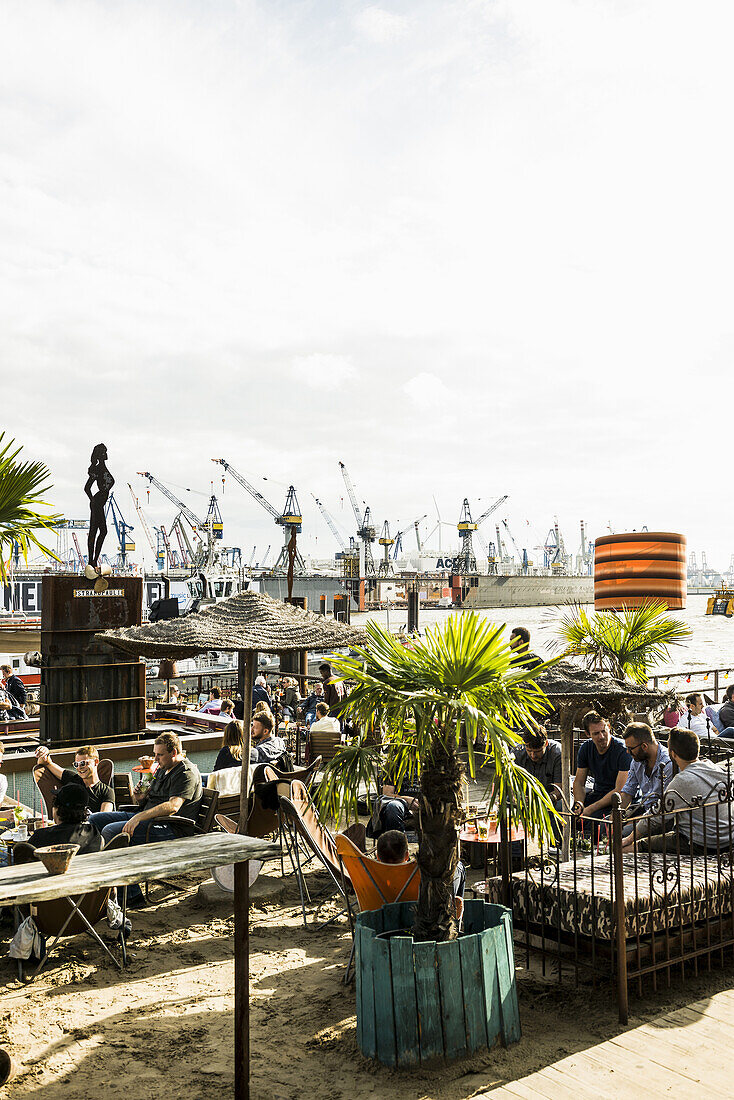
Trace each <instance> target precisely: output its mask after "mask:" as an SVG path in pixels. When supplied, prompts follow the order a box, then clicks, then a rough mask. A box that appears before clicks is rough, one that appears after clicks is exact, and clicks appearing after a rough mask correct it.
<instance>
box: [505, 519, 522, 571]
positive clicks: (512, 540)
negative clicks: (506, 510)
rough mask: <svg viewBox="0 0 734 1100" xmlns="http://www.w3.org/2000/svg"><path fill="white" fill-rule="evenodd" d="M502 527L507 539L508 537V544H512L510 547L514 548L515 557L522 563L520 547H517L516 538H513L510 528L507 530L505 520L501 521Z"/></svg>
mask: <svg viewBox="0 0 734 1100" xmlns="http://www.w3.org/2000/svg"><path fill="white" fill-rule="evenodd" d="M502 526H503V527H504V529H505V531H507V534H508V535H509V537H510V542H511V543H512V545H513V546H514V548H515V553H516V554H517V556H518V557H519V559H520V561H522V550H521V549H520V547H519V546H518V545H517V539H516V538H515V536H514V535H513V533H512V531H511V530H510V528H509V527H508V526H507V520H506V519H503V520H502Z"/></svg>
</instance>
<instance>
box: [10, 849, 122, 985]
mask: <svg viewBox="0 0 734 1100" xmlns="http://www.w3.org/2000/svg"><path fill="white" fill-rule="evenodd" d="M129 843H130V837H129V836H127V834H126V833H120V834H119V835H118V836H116V837H113V838H112V840H111V841H110V842H109V844H108V845H107V846H106V847H105V848H104V849H103V852H109V851H112V850H113V849H115V848H127V846H128V844H129ZM13 860H14V862H15V863H35V862H36V857H35V849H34V848H33V846H32V845H31V844H23V843H21V844H16V845H15V848H14V849H13ZM113 889H114V887H111V886H106V887H103V888H102V889H100V890H93V891H91V892H90V893H89V894H80V895H79V897H77V898H73V897H67V898H56V899H55V900H54V901H40V902H36V904H35V905H32V906H31V915H32V916H33V920H34V921H35V924H36V927H37V928H38V931H39V932H40V933H41V935H42V936H45V937H46V940H49V939H51V937H53V943H52V944H51V946H50V947H49V946H48V945H46V947H45V948H44V952H43V956H42V957H41V959H40V961H39V963H38V966H37V967H36V969H35V970H34V971H33V973H32V974H31V975H29V977H31V978H35V977H36V975H37V974H38V973H39V972H40V970H41V968H42V967H43V966H45V965H46V961H47V959H48V957H49V955H50V954H51V952H52V951H53V949H54V947H55V946H56V944H57V943H58V941H59V940H60V939H61V937H62V936H78V935H80V934H81V933H83V932H87V933H88V934H89V935H90V936H91V937H92V939H94V940H96V941H97V943H98V944H99V946H100V947H101V948H102V950H103V951H104V952H105V953H106V954H107V955H109V957H110V958H111V959H112V961H113V963H114V964H115V966H116V967H117V969H118V970H122V968H123V967H124V966H127V950H126V946H125V935H124V930H123V929H121V930H120V933H119V935H118V942H119V944H120V950H121V954H122V962H118V960H117V959H116V958H115V956H114V955H113V954H112V952H111V951H110V949H109V947H108V946H107V944H106V943H105V942H104V940H103V939H102V938H101V936H100V935H99V933H98V932H97V931H96V929H95V928H94V925H95V924H99V922H100V921H101V920H102V919H103V918H104V917H105V915H106V913H107V901H108V899H109V896H110V894H111V892H112V890H113ZM18 970H19V974H20V977H21V980H23V979H24V978H25V977H27V976H28V975H24V973H23V965H22V960H20V959H19V960H18Z"/></svg>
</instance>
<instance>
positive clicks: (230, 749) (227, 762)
mask: <svg viewBox="0 0 734 1100" xmlns="http://www.w3.org/2000/svg"><path fill="white" fill-rule="evenodd" d="M244 740H245V727H244V726H243V725H242V723H241V722H238V721H237V719H236V718H235V719H233V720H232V721H231V722H230V723H229V724H228V725H226V726H225V727H224V735H223V737H222V747H221V749H220V750H219V755H218V756H217V759H216V760H215V761H214V767H213V768H212V771H215V772H221V771H223V770H224V768H239V767H240V766H241V765H242V748H243V745H244Z"/></svg>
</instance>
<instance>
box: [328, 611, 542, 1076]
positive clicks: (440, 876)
mask: <svg viewBox="0 0 734 1100" xmlns="http://www.w3.org/2000/svg"><path fill="white" fill-rule="evenodd" d="M503 630H504V628H503V627H501V626H500V627H498V626H495V625H492V624H490V623H488V622H487V621H486V620H484V619H481V618H480V617H479V616H478V615H477V614H476V613H475V612H465V613H463V614H461V615H451V616H449V618H448V619H447V620H446V623H445V624H444V625H443V627H441V628H438V627H434V628H429V630H428V631H427V632H426V636H425V638H423V639H420V640H417V641H414V642H412V644H411V646H410V647H407V646H404V645H403V644H402V643H401V641H399V640H398V639H397V638H394V637H393V636H392V635H390V634H389V633H388V632H387V631H386V630H384V629H383V628H382V627H380V626H378V625H377V624H375V623H370V624H368V626H367V634H368V640H367V644H366V645H365V646H364V647H363V648H361V649H359V650H357V651H356V652H355V653H354V654H353V655H351V656H349V657H342V658H338V659H337V658H335V659H333V661H332V667H333V668H334V669H336V670H337V672H338V674H340V675H341V677H342V678H343V679H344V680H348V681H350V692H349V697H348V712H349V714H350V716H351V717H353V718H354V719H355V720H356V721H357V723H358V724H359V726H360V727H361V730H362V733H361V734H360V736H359V737H357V738H354V739H353V740H352V741H351V742H349V743H348V744H346V745H344V746H343V747H341V748H340V750H339V751H338V752H337V753H336V755H335V756H334V758H333V760H331V761H330V762H329V763H328V764H327V765H326V767H325V769H324V777H323V780H322V782H321V785H320V788H319V794H318V797H319V803H320V806H321V808H322V810H324V811H325V812H326V813H327V814H328V815H329V816H331V817H333V818H334V819H335V820H337V821H339V820H341V819H343V818H344V817H347V818H348V817H351V816H356V812H357V797H358V793H359V791H360V789H362V790H363V789H364V785H365V784H367V785H368V789H374V787H375V785H376V784H377V783H378V782H379V773H380V771H381V770H382V769H384V770H386V771H387V773H388V774H389V775H390V776H391V777H392V778H393V779H394V781H395V783H396V784H397V785H400V784H401V783H402V781H403V780H404V779H405V778H410V779H411V780H413V781H414V780H415V779H416V778H419V782H420V796H419V800H418V801H419V807H420V810H419V815H420V832H419V849H418V856H417V860H418V865H419V868H420V874H421V882H420V892H419V897H418V901H417V904H416V905H415V907H414V911H411V915H412V938H410V939H408V938H407V937H395V938H393V939H391V940H389V941H386V943H387V954H388V955H389V956H390V957H389V958H387V959H386V948H385V947H384V946H383V945H382V944H379V945H377V948H376V950H377V953H378V954H379V955H380V957H381V958H382V959H383V961H386V964H387V968H388V971H389V972H390V975H391V977H390V980H392V977H393V976H395V977H397V976H398V973H399V972H402V971H404V974H405V979H406V982H407V984H408V987H409V986H410V982H411V980H412V978H411V974H412V975H414V976H415V982H416V992H414V993H411V992H410V989H409V988H408V989H407V992H406V990H404V989H401V990H400V991H398V1000H399V1001H400V1004H401V1007H400V1011H399V1012H398V1010H397V1009H396V1008H395V998H394V997H392V1001H391V1003H389V1004H388V1002H389V1001H390V998H388V991H387V990H382V991H380V992H378V994H377V1001H375V1000H374V998H375V992H374V990H375V977H376V976H378V980H379V982H382V981H383V980H385V975H384V973H382V970H380V968H379V967H378V968H377V969H375V966H376V963H375V958H376V956H373V953H372V949H371V947H370V944H372V940H373V938H374V937H373V936H372V935H371V933H372V932H374V934H375V935H376V936H378V937H379V935H380V933H383V932H387V931H389V929H388V928H387V927H385V922H388V923H389V922H390V921H393V920H395V921H398V922H401V921H403V922H404V920H405V918H406V915H407V914H406V909H405V906H401V905H398V906H386V907H384V910H383V911H381V914H380V915H379V916H378V918H373V916H372V915H371V914H360V915H359V918H358V926H357V938H356V955H355V958H356V970H357V987H358V988H357V996H358V1000H357V1015H358V1034H359V1039H360V1046H361V1048H362V1050H363V1052H365V1053H368V1054H371V1053H376V1054H377V1056H378V1057H381V1058H382V1060H383V1061H387V1062H388V1063H390V1064H396V1062H397V1063H398V1064H410V1062H411V1061H416V1060H417V1059H418V1058H420V1059H421V1060H423V1059H424V1058H425V1057H430V1056H431V1055H432V1054H437V1053H443V1054H445V1055H447V1056H452V1055H453V1056H455V1055H458V1054H461V1053H466V1052H469V1051H471V1050H474V1049H478V1048H479V1047H480V1046H486V1045H491V1043H492V1042H494V1040H495V1038H496V1037H497V1035H498V1034H504V1037H505V1038H506V1039H510V1038H513V1037H519V1023H518V1022H517V1021H515V1022H514V1023H513V1024H512V1026H511V1027H509V1028H506V1027H500V1029H499V1031H494V1030H493V1029H494V1027H495V1024H496V1023H497V1020H498V1019H499V1013H500V1008H501V1005H500V1004H499V1001H501V1002H502V1005H503V1006H504V1008H505V1009H506V1010H507V1013H506V1014H512V1013H510V1007H511V1006H510V1002H511V1001H513V1000H514V1014H515V1015H516V1003H517V1002H516V995H515V993H514V961H513V959H512V935H511V923H510V914H509V912H508V911H506V910H502V912H499V911H500V910H501V909H502V907H500V906H489V905H486V904H484V903H482V902H470V903H468V904H467V916H466V930H467V931H468V932H470V934H469V935H468V936H467V937H463V936H462V937H460V938H461V939H466V940H467V942H468V941H469V940H471V939H472V938H473V937H474V936H479V935H481V934H483V933H484V932H485V931H488V930H490V929H491V930H494V931H493V933H492V937H491V938H492V942H493V944H494V946H493V948H492V951H494V952H495V954H496V951H497V950H498V949H499V950H500V952H501V954H502V955H503V958H502V959H499V957H497V958H496V959H495V963H496V964H497V965H498V966H499V968H500V970H501V971H502V973H503V974H504V977H505V985H506V986H507V988H506V989H504V991H503V990H502V988H501V985H502V983H501V982H500V983H499V985H497V980H499V979H497V980H495V978H496V975H495V976H492V975H488V974H487V973H485V972H484V971H483V969H482V965H477V966H475V965H474V963H475V962H477V959H478V958H479V956H482V951H483V949H484V948H483V945H482V944H475V945H474V947H473V948H472V949H471V950H470V949H469V948H468V947H466V946H465V945H464V944H461V945H460V944H459V943H458V941H457V935H458V928H457V922H456V915H455V906H454V897H453V888H452V887H453V877H454V871H455V868H456V863H457V859H458V851H457V849H458V828H459V824H460V816H461V815H460V809H461V790H462V780H463V778H464V774H465V767H464V763H463V760H462V746H463V745H464V742H465V755H466V760H467V765H468V770H469V774H470V775H471V776H472V777H473V778H474V777H476V775H477V774H478V770H479V767H480V766H481V765H483V764H484V763H486V762H491V765H492V771H491V776H490V775H489V774H488V787H489V798H490V807H491V808H493V809H494V810H496V811H497V812H498V813H499V815H500V816H501V817H504V819H505V820H507V821H508V822H512V823H518V824H522V825H523V826H524V828H525V830H526V832H528V833H530V834H536V835H537V834H540V833H543V834H544V835H549V836H550V835H551V834H552V819H553V818H554V816H555V812H554V810H553V806H552V804H551V802H550V799H549V798H548V796H547V794H546V792H545V791H544V789H543V788H542V787H541V785H540V784H539V783H538V782H537V781H536V780H535V779H534V778H533V777H531V776H530V775H528V773H527V772H525V771H523V770H522V769H521V768H518V767H517V766H516V764H515V762H514V758H513V756H512V754H511V750H512V748H513V747H514V746H515V745H516V744H517V743H518V741H519V736H518V734H517V733H515V732H513V731H514V730H517V729H520V728H523V727H526V728H527V727H532V726H533V724H534V721H535V720H534V718H533V717H532V715H533V714H542V713H543V712H545V711H547V710H548V709H550V708H549V706H548V704H547V701H546V699H545V696H544V695H543V692H542V691H541V689H540V687H539V686H538V685H537V683H536V677H537V676H538V674H539V672H541V671H543V669H544V668H546V667H547V666H545V665H537V666H536V667H534V668H529V667H527V666H528V662H526V661H524V660H523V655H522V654H518V653H516V651H514V650H513V649H512V648H511V647H510V646H509V644H508V643H507V642H505V641H504V639H503ZM373 727H378V728H379V729H380V730H381V733H382V745H381V746H380V745H379V744H374V743H372V741H373V740H374V739H373V738H371V737H370V736H369V731H371V730H372V729H373ZM477 907H478V909H477ZM393 909H397V910H400V912H399V913H392V912H390V910H393ZM479 910H481V912H479ZM375 920H377V923H378V924H381V925H382V927H380V928H379V931H378V930H377V926H376V925H375V927H374V928H371V924H372V925H374V924H375ZM396 927H400V923H398V924H397V925H396ZM401 940H402V941H407V943H408V944H411V945H413V946H412V947H411V950H412V951H413V956H412V958H411V959H410V960H403V961H404V963H405V965H404V966H402V965H401V964H399V961H398V955H399V953H400V951H401V950H403V949H406V943H405V942H402V943H401ZM452 943H454V945H455V950H454V954H455V969H456V968H457V967H458V969H456V974H458V975H459V981H460V989H461V991H462V992H461V1000H462V1008H461V1012H462V1024H461V1027H457V1026H456V1020H453V1021H448V1022H447V1021H446V1020H442V1025H441V1026H442V1038H441V1042H439V1040H438V1038H436V1035H435V1034H434V1039H433V1041H432V1043H431V1044H430V1046H431V1049H428V1048H427V1049H426V1051H424V1046H423V1038H424V1036H426V1035H427V1034H428V1032H429V1031H431V1028H430V1027H429V1026H428V1025H429V1020H428V1018H427V1013H429V1007H428V1002H429V1001H430V999H431V998H430V996H429V997H428V1000H426V998H425V997H423V993H422V992H421V990H420V989H419V988H418V987H419V985H420V986H421V988H422V985H426V988H427V986H428V985H430V983H431V980H433V981H434V984H436V983H438V984H436V989H435V999H436V1001H437V1002H440V1004H439V1003H437V1004H436V1005H435V1006H434V1007H435V1008H436V1011H437V1012H439V1014H440V1013H441V1012H442V1011H443V1009H444V1008H450V1005H453V1008H451V1014H452V1015H453V1016H454V1017H455V1016H456V1015H457V1012H458V1009H457V1003H456V999H455V998H454V999H453V1000H452V999H451V998H450V997H449V988H448V985H449V984H450V983H449V970H450V969H451V967H450V966H449V961H448V957H449V952H448V951H446V950H444V945H446V946H448V945H451V944H452ZM429 944H430V945H431V946H430V949H427V950H424V945H426V947H427V945H429ZM475 950H476V951H478V952H479V955H476V954H475ZM365 951H366V953H367V955H368V956H369V958H368V959H365ZM416 952H417V955H416V954H415V953H416ZM360 953H361V955H362V957H361V958H360ZM463 954H466V959H465V960H463V959H462V955H463ZM393 956H394V958H393ZM470 956H471V959H472V960H474V961H473V962H471V963H470V962H469V957H470ZM418 957H420V966H418V963H417V961H416V960H417V959H418ZM440 960H445V966H444V970H445V971H446V982H445V983H444V984H445V985H446V988H445V989H444V988H443V987H442V985H441V981H442V977H441V975H442V973H443V971H442V965H443V964H442V962H441V961H440ZM464 962H465V963H466V965H464ZM480 962H481V960H480ZM495 963H493V964H492V965H495ZM417 966H418V969H416V967H417ZM365 968H369V969H370V973H369V975H366V973H365ZM378 970H380V975H381V976H380V975H378ZM419 970H420V971H421V974H419V972H418V971H419ZM360 971H361V977H360ZM431 973H433V975H434V978H433V979H431ZM470 977H471V978H472V979H473V981H474V982H475V985H476V988H474V989H473V990H470V989H469V988H467V985H468V983H469V980H470ZM424 978H425V982H424ZM493 983H494V984H493ZM366 984H367V985H369V986H370V988H371V990H372V992H370V993H368V995H367V997H366V998H364V997H362V992H363V990H364V988H365V985H366ZM492 989H495V991H496V995H495V994H493V993H492ZM393 992H395V991H394V990H393ZM423 992H425V990H424V991H423ZM403 994H405V996H403ZM403 1001H405V1002H406V1003H405V1004H404V1003H403ZM378 1002H379V1004H378ZM470 1002H472V1004H473V1005H474V1006H476V1005H477V1004H482V1005H483V1008H482V1014H483V1020H482V1021H481V1022H480V1023H479V1024H477V1026H476V1028H474V1033H475V1034H474V1036H473V1038H472V1035H471V1034H470V1032H472V1028H471V1027H470V1026H469V1022H470V1021H469V1017H470V1016H471V1015H472V1013H473V1011H474V1009H473V1007H472V1004H470ZM421 1003H422V1005H423V1007H422V1008H421ZM385 1004H387V1005H388V1008H389V1011H388V1012H387V1015H388V1016H390V1013H391V1014H392V1021H393V1032H394V1035H393V1039H392V1040H391V1039H390V1037H388V1039H387V1041H386V1042H385V1043H384V1044H383V1045H384V1048H385V1049H384V1051H383V1053H382V1054H381V1052H380V1049H379V1043H378V1042H377V1039H378V1038H379V1035H378V1033H379V1031H380V1024H379V1022H378V1019H377V1018H378V1015H379V1011H378V1009H379V1005H385ZM411 1004H412V1005H413V1008H414V1009H415V1015H416V1020H415V1023H414V1024H413V1023H411V1024H410V1025H409V1031H410V1035H411V1036H414V1035H415V1036H418V1040H417V1042H416V1044H414V1048H413V1049H412V1050H411V1043H412V1039H411V1038H410V1037H408V1039H407V1040H406V1043H404V1044H403V1046H404V1048H405V1049H404V1050H403V1055H404V1056H403V1057H402V1058H401V1057H400V1049H399V1048H400V1043H399V1041H398V1033H397V1031H395V1024H396V1021H397V1020H398V1018H400V1020H402V1021H403V1022H405V1019H406V1013H407V1015H410V1011H411V1010H410V1005H411ZM467 1004H470V1008H469V1012H468V1013H467V1012H466V1011H465V1008H464V1006H466V1005H467ZM376 1005H377V1007H376ZM373 1013H374V1016H375V1021H376V1022H375V1027H374V1031H375V1035H374V1037H373V1038H374V1041H373V1040H372V1039H370V1035H371V1034H372V1019H371V1015H372V1014H373ZM360 1014H361V1015H362V1016H363V1017H365V1016H367V1017H370V1018H369V1019H367V1020H365V1019H362V1020H361V1021H360ZM383 1024H384V1021H383ZM363 1025H366V1028H367V1032H369V1034H367V1036H366V1039H365V1026H363ZM449 1025H450V1026H449ZM386 1026H387V1028H388V1031H389V1030H390V1029H389V1020H388V1022H387V1025H386ZM431 1026H432V1025H431ZM447 1027H448V1030H449V1031H451V1032H452V1035H451V1036H450V1035H448V1032H447ZM462 1030H463V1031H464V1033H465V1035H466V1042H465V1043H464V1044H463V1045H462V1043H461V1041H460V1040H461V1031H462ZM433 1031H434V1032H435V1028H433ZM482 1036H484V1038H483V1039H482ZM393 1040H394V1041H393ZM372 1046H374V1048H375V1049H374V1050H373V1049H372ZM418 1047H419V1049H418ZM439 1047H440V1049H439ZM393 1051H394V1052H395V1053H392V1052H393ZM383 1054H384V1055H385V1056H383Z"/></svg>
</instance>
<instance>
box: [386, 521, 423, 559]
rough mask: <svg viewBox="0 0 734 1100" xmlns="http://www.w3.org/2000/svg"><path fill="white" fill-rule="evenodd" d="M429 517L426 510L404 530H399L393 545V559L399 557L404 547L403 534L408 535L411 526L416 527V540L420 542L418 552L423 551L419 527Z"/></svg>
mask: <svg viewBox="0 0 734 1100" xmlns="http://www.w3.org/2000/svg"><path fill="white" fill-rule="evenodd" d="M427 518H428V512H425V513H424V514H423V515H422V516H418V518H417V519H414V520H413V522H412V523H409V524H408V526H407V527H403V529H402V531H398V533H397V535H396V536H395V545H394V546H393V553H392V556H393V561H394V560H395V559H396V558H397V556H398V554H399V553H400V551H401V550H402V549H403V535H406V534H407V533H408V531H409V530H410V528H411V527H414V528H415V541H416V543H417V544H418V553H419V554H420V552H421V533H420V530H419V528H418V524H419V523H422V522H423V520H424V519H427Z"/></svg>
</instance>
